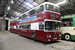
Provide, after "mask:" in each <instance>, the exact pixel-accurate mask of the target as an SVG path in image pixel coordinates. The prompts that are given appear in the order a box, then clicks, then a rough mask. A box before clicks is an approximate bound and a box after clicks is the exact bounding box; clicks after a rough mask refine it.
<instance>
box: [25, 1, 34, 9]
mask: <svg viewBox="0 0 75 50" xmlns="http://www.w3.org/2000/svg"><path fill="white" fill-rule="evenodd" d="M26 5H27V6H29V7H30V8H33V7H34V6H33V5H32V4H30V3H28V2H26Z"/></svg>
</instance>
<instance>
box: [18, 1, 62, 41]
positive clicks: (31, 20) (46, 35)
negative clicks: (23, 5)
mask: <svg viewBox="0 0 75 50" xmlns="http://www.w3.org/2000/svg"><path fill="white" fill-rule="evenodd" d="M18 22H19V23H18V24H17V27H18V34H19V35H23V36H26V37H29V38H32V39H34V40H39V41H43V42H50V41H56V40H60V39H61V31H60V25H61V15H60V13H59V6H57V5H55V4H53V3H49V2H45V3H43V4H41V5H39V6H37V7H35V8H33V9H31V10H29V11H27V12H25V13H24V14H22V15H21V16H20V17H19V21H18Z"/></svg>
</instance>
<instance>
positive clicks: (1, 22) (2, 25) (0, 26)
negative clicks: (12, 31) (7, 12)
mask: <svg viewBox="0 0 75 50" xmlns="http://www.w3.org/2000/svg"><path fill="white" fill-rule="evenodd" d="M5 28H6V21H5V20H1V19H0V31H5Z"/></svg>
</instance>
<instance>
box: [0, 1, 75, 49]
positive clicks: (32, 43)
mask: <svg viewBox="0 0 75 50" xmlns="http://www.w3.org/2000/svg"><path fill="white" fill-rule="evenodd" d="M45 2H46V3H45ZM42 3H45V4H47V3H51V4H52V5H54V6H57V7H58V6H59V7H60V10H59V11H60V13H58V12H53V11H51V12H52V15H55V16H57V17H55V18H56V19H55V18H54V19H53V18H52V20H48V21H46V20H45V21H44V22H38V23H39V24H38V23H33V22H36V21H37V20H38V17H37V16H42V15H35V16H34V15H33V16H30V18H29V16H24V20H23V19H21V20H20V19H19V18H20V17H21V16H22V15H25V14H26V12H28V11H29V10H30V11H31V10H32V9H34V8H35V7H37V6H39V5H40V4H42ZM44 6H45V5H44ZM44 8H45V9H46V7H44ZM51 12H50V13H51ZM42 13H43V14H44V12H43V11H42ZM36 14H39V13H36ZM40 14H41V13H40ZM48 14H49V13H48ZM27 15H29V14H27ZM45 15H47V14H45ZM32 17H33V18H34V19H31V18H32ZM44 17H45V16H44ZM44 17H42V18H44ZM46 17H48V15H47V16H46ZM51 17H52V16H51ZM39 18H41V17H39ZM42 18H41V19H42ZM65 18H66V19H65ZM27 19H30V20H27ZM41 19H40V20H41ZM25 20H27V22H30V23H29V24H26V23H25V24H24V22H26V21H25ZM53 20H54V21H55V22H54V21H53ZM15 21H16V22H15ZM38 21H39V20H38ZM50 21H51V22H50ZM52 21H53V25H52ZM22 22H23V23H22ZM31 22H32V23H33V24H32V23H31ZM10 23H11V24H10ZM13 23H14V24H13ZM48 23H49V24H48ZM63 23H64V25H63ZM65 23H69V25H65ZM21 24H22V25H21ZM34 24H35V25H34ZM46 24H47V25H46ZM38 25H39V26H38ZM55 25H56V26H55ZM36 26H37V27H36ZM40 26H42V28H41V27H40ZM46 26H49V29H54V30H49V29H47V30H45V29H46V28H44V27H46ZM50 26H51V28H50ZM65 26H66V27H65ZM21 27H22V28H21ZM23 27H24V29H23ZM27 27H28V28H27ZM54 27H55V28H54ZM57 27H58V28H57ZM13 28H14V30H13ZM25 28H27V29H26V30H25ZM34 28H35V29H36V31H34V30H35V29H34ZM21 29H23V32H22V31H21ZM28 29H29V30H28ZM31 29H33V30H31ZM56 29H57V30H56ZM16 30H17V31H16ZM38 30H41V31H38ZM62 30H64V31H62ZM67 30H69V31H70V30H71V31H70V32H69V31H67ZM31 31H34V32H32V34H31V35H29V33H31ZM37 31H38V32H39V33H40V34H38V35H40V36H37V35H36V33H35V32H37ZM43 31H45V32H43ZM52 31H54V32H52ZM74 31H75V0H0V50H75V34H74ZM46 32H47V33H46ZM49 32H51V35H49ZM62 32H63V33H65V32H66V33H65V34H62ZM68 32H69V33H70V34H69V33H68ZM71 32H72V34H71ZM25 33H26V34H25ZM41 33H44V34H45V33H46V34H45V36H44V34H43V35H42V34H41ZM52 34H58V36H59V39H58V37H57V35H55V37H57V38H53V37H52ZM22 35H24V36H22ZM41 35H42V36H41ZM46 35H47V36H46ZM43 36H44V37H46V38H45V39H47V40H46V41H44V40H45V39H44V37H43ZM53 36H54V35H53ZM36 37H38V38H39V39H41V40H42V39H44V40H42V41H43V42H42V41H41V40H38V38H36ZM42 37H43V38H42ZM50 38H53V39H54V40H55V41H51V40H52V39H50ZM36 39H37V40H36ZM57 39H58V40H57ZM56 40H57V41H56Z"/></svg>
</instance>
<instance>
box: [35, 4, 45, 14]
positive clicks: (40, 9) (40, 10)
mask: <svg viewBox="0 0 75 50" xmlns="http://www.w3.org/2000/svg"><path fill="white" fill-rule="evenodd" d="M42 11H44V6H43V5H41V6H40V7H38V8H37V9H36V12H37V13H39V12H42Z"/></svg>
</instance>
